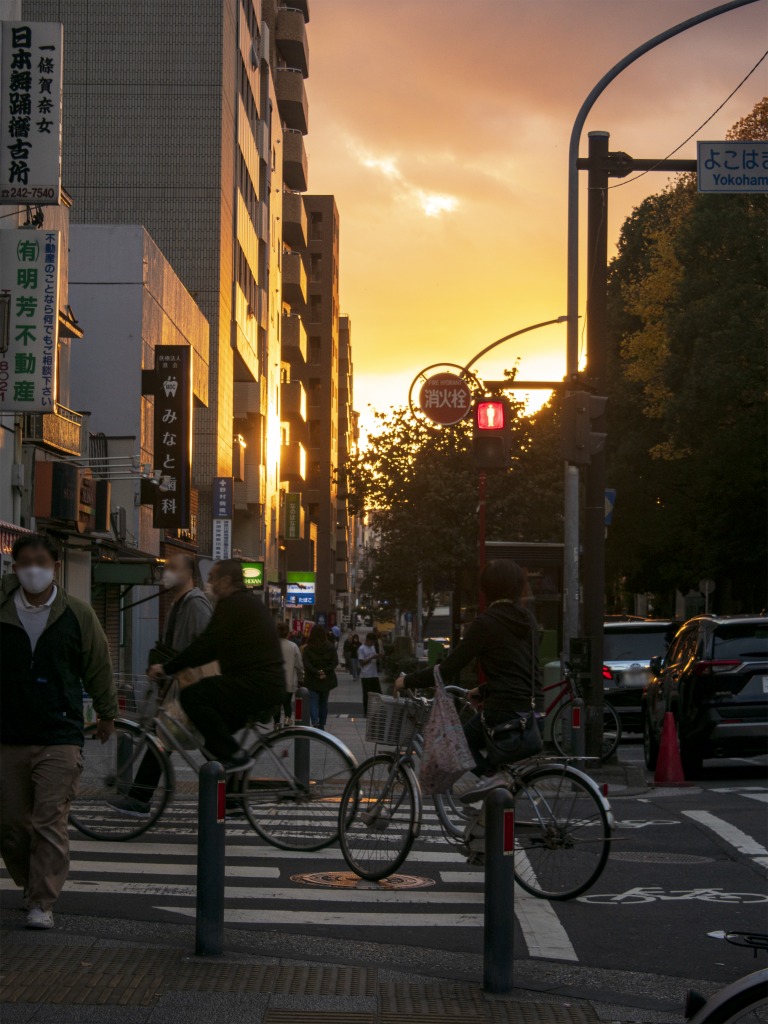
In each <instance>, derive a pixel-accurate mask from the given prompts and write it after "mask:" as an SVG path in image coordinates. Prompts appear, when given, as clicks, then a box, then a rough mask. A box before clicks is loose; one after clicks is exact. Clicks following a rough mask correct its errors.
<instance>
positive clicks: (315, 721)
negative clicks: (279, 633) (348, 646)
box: [302, 626, 339, 729]
mask: <svg viewBox="0 0 768 1024" xmlns="http://www.w3.org/2000/svg"><path fill="white" fill-rule="evenodd" d="M302 657H303V659H304V682H305V685H306V687H307V689H308V690H309V709H310V717H311V720H312V725H314V726H316V727H317V728H320V729H324V728H325V723H326V721H327V719H328V694H329V693H330V692H331V690H335V689H336V687H337V686H338V685H339V684H338V680H337V679H336V666H337V665H338V656H337V654H336V645H335V644H334V643H332V642H331V640H329V639H328V634H327V633H326V632H325V630H324V629H323V627H322V626H313V627H312V632H311V633H310V634H309V639H308V640H307V643H306V645H305V646H304V649H303V653H302Z"/></svg>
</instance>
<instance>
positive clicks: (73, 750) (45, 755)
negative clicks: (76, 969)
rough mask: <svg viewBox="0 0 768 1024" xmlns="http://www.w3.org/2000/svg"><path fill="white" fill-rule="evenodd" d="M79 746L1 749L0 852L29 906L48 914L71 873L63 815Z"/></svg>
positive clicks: (75, 777) (75, 781) (77, 768)
mask: <svg viewBox="0 0 768 1024" xmlns="http://www.w3.org/2000/svg"><path fill="white" fill-rule="evenodd" d="M82 770H83V756H82V751H81V750H80V747H76V746H72V745H69V744H67V745H64V744H62V745H60V746H49V747H42V746H34V747H29V746H15V745H13V744H10V743H4V744H2V745H0V854H1V855H2V858H3V860H4V861H5V866H6V868H7V869H8V873H9V875H10V876H11V878H12V879H13V880H14V882H15V883H16V885H18V886H20V887H21V888H23V889H26V891H27V897H28V900H29V903H30V904H35V903H39V904H40V905H41V906H42V907H43V909H44V910H50V908H51V907H52V906H53V904H54V902H55V901H56V899H57V898H58V896H59V893H60V892H61V890H62V888H63V886H64V882H65V881H66V878H67V874H68V873H69V836H68V834H67V816H68V814H69V805H70V801H71V800H72V798H73V797H74V796H75V795H76V793H77V788H78V785H79V782H80V773H81V772H82Z"/></svg>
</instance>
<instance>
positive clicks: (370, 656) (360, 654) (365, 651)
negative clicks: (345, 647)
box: [357, 633, 381, 717]
mask: <svg viewBox="0 0 768 1024" xmlns="http://www.w3.org/2000/svg"><path fill="white" fill-rule="evenodd" d="M357 661H358V664H359V666H360V683H361V685H362V687H363V714H364V715H365V716H366V717H367V716H368V695H369V694H371V693H381V684H380V682H379V652H378V650H377V647H376V637H375V636H374V634H373V633H368V635H367V636H366V638H365V643H364V644H361V645H360V647H359V648H358V651H357Z"/></svg>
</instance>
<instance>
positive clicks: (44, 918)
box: [27, 903, 53, 928]
mask: <svg viewBox="0 0 768 1024" xmlns="http://www.w3.org/2000/svg"><path fill="white" fill-rule="evenodd" d="M27 928H53V911H52V910H43V908H42V907H41V906H40V904H39V903H35V905H34V906H33V907H31V908H30V911H29V913H28V914H27Z"/></svg>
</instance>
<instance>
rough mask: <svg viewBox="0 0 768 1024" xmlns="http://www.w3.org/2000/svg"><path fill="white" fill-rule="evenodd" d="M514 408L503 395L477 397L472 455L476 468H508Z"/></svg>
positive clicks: (474, 411)
mask: <svg viewBox="0 0 768 1024" xmlns="http://www.w3.org/2000/svg"><path fill="white" fill-rule="evenodd" d="M511 438H512V409H511V406H510V404H509V400H508V399H506V398H503V397H498V398H478V399H477V400H476V401H475V407H474V410H473V430H472V456H473V458H474V461H475V466H476V468H477V469H507V468H508V466H509V449H510V442H511Z"/></svg>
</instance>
